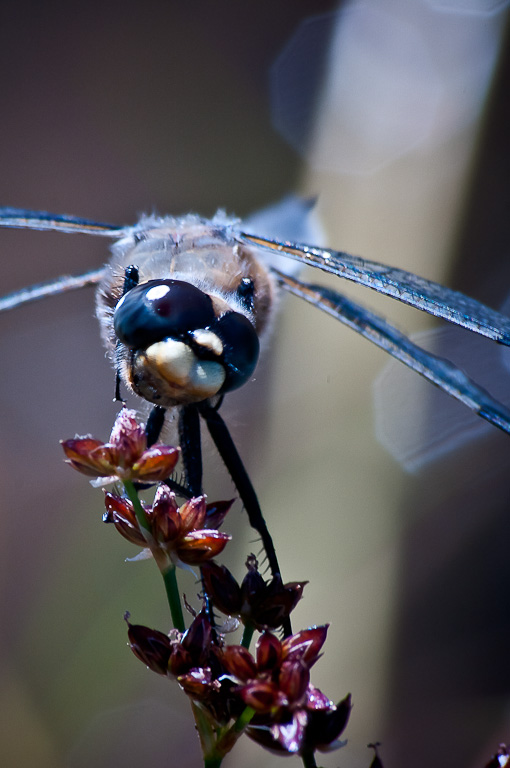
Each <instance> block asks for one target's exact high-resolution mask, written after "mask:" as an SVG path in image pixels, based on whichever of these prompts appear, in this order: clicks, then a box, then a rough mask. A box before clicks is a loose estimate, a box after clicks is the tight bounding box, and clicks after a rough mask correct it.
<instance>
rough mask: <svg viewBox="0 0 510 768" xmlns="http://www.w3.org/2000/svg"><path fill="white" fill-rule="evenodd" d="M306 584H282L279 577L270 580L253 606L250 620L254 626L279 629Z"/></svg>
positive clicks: (298, 599)
mask: <svg viewBox="0 0 510 768" xmlns="http://www.w3.org/2000/svg"><path fill="white" fill-rule="evenodd" d="M307 583H308V582H307V581H303V582H297V581H295V582H289V583H288V584H282V580H281V577H280V576H279V575H278V576H276V577H275V578H274V579H272V580H271V581H270V582H269V584H267V585H265V590H264V593H263V594H261V595H260V598H259V599H258V601H257V602H256V603H255V604H254V605H253V608H252V612H251V620H252V622H253V623H254V624H255V626H256V627H257V628H263V627H267V628H269V629H277V628H278V627H281V625H282V624H283V622H284V621H285V619H288V617H289V615H290V613H291V612H292V611H293V610H294V608H295V607H296V605H297V604H298V602H299V601H300V600H301V596H302V594H303V589H304V588H305V585H306V584H307Z"/></svg>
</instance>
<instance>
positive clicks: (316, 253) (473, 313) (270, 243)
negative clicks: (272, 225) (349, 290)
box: [239, 232, 510, 345]
mask: <svg viewBox="0 0 510 768" xmlns="http://www.w3.org/2000/svg"><path fill="white" fill-rule="evenodd" d="M239 236H240V238H241V239H242V240H243V241H245V242H248V243H252V244H254V245H256V246H259V247H261V248H266V249H269V250H271V251H273V252H274V251H276V252H278V253H283V254H285V255H286V256H289V257H290V258H292V259H297V260H298V261H300V262H301V263H303V264H309V265H310V266H312V267H317V268H318V269H322V270H324V271H325V272H330V273H331V274H333V275H336V276H337V277H344V278H345V279H346V280H353V281H354V282H355V283H359V284H360V285H365V286H366V287H367V288H372V289H373V290H375V291H378V292H379V293H384V294H386V295H387V296H391V297H392V298H394V299H398V301H402V302H404V303H405V304H410V305H411V306H413V307H416V308H417V309H421V310H422V311H423V312H428V313H429V314H431V315H435V316H436V317H442V318H444V319H445V320H448V321H449V322H450V323H455V324H457V325H461V326H462V327H463V328H468V329H469V330H470V331H474V332H475V333H479V334H481V335H482V336H487V337H488V338H489V339H493V340H494V341H499V342H500V343H501V344H506V345H510V319H509V318H508V317H505V315H502V314H500V313H499V312H496V311H495V310H493V309H490V308H489V307H486V306H485V305H483V304H480V302H478V301H475V299H470V298H468V297H467V296H464V294H462V293H459V292H458V291H453V290H451V289H450V288H445V287H444V286H442V285H439V284H438V283H433V282H432V281H430V280H425V279H424V278H422V277H418V275H414V274H412V273H411V272H406V271H405V270H403V269H396V268H393V267H388V266H385V265H384V264H378V263H377V262H375V261H367V260H365V259H362V258H360V257H358V256H350V255H349V254H348V253H342V252H341V251H330V250H327V249H325V248H314V247H312V246H308V245H301V244H295V243H287V242H285V243H281V242H278V241H277V240H270V239H266V238H263V237H257V236H255V235H248V234H246V233H245V232H241V233H240V235H239Z"/></svg>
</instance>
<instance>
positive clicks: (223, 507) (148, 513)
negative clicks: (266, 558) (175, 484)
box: [103, 484, 232, 565]
mask: <svg viewBox="0 0 510 768" xmlns="http://www.w3.org/2000/svg"><path fill="white" fill-rule="evenodd" d="M104 501H105V507H106V513H105V515H104V516H103V520H104V521H105V522H107V523H113V524H114V525H115V527H116V529H117V530H118V531H119V533H120V534H122V536H124V538H126V539H127V540H128V541H130V542H131V543H132V544H137V545H138V546H139V547H147V543H148V533H147V529H146V528H142V527H141V526H140V523H139V520H138V519H137V516H136V511H135V508H134V506H133V504H132V502H131V501H130V500H129V499H126V498H125V497H123V496H118V495H117V494H114V493H105V499H104ZM231 505H232V501H229V502H216V503H214V504H206V500H205V496H197V497H195V498H192V499H189V500H188V501H185V502H184V503H183V504H182V505H181V507H179V506H178V505H177V501H176V498H175V493H173V492H172V491H171V490H170V488H168V486H167V485H164V484H161V485H160V486H159V487H158V489H157V491H156V495H155V497H154V501H153V503H152V505H148V504H142V506H143V509H144V511H145V518H146V521H147V523H148V530H149V532H150V536H151V538H152V541H150V540H149V543H150V545H151V547H150V548H151V551H152V552H154V550H155V548H156V547H157V548H159V549H161V550H163V551H164V552H166V554H167V555H169V556H170V558H171V559H172V560H173V562H174V563H175V564H176V565H181V564H183V563H184V564H186V565H200V564H202V563H205V562H206V561H207V560H210V559H211V558H212V557H215V556H216V555H219V554H220V552H222V550H223V549H224V548H225V545H226V544H227V542H228V541H230V539H231V538H232V537H231V536H229V534H228V533H222V532H221V531H218V530H216V529H217V528H218V527H219V525H221V523H222V522H223V520H224V518H225V515H226V514H227V512H228V511H229V509H230V507H231Z"/></svg>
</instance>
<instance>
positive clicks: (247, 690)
mask: <svg viewBox="0 0 510 768" xmlns="http://www.w3.org/2000/svg"><path fill="white" fill-rule="evenodd" d="M327 630H328V628H327V626H323V627H312V628H310V629H305V630H302V631H301V632H298V633H297V634H295V635H291V636H290V637H287V638H285V639H284V640H283V641H280V640H279V639H278V638H277V637H276V636H275V635H273V634H272V633H270V632H264V633H263V634H262V635H261V636H260V637H259V639H258V642H257V646H256V654H255V658H254V657H253V656H252V655H251V653H250V652H249V651H248V650H247V649H246V648H243V646H240V645H231V646H227V647H226V648H225V649H224V653H223V662H224V664H225V666H226V668H227V670H228V671H229V673H230V675H231V676H232V678H233V679H234V680H235V681H236V682H237V683H238V685H239V688H238V692H239V695H240V696H241V698H242V699H243V701H244V703H245V704H246V705H247V706H249V707H251V708H252V709H253V710H254V711H255V713H256V716H255V717H254V718H253V719H252V721H251V723H250V726H249V728H248V735H249V736H250V737H251V738H252V739H254V741H257V742H258V743H259V744H262V745H263V746H264V747H267V748H268V749H271V750H273V751H277V752H287V753H291V754H303V753H305V752H309V751H313V750H315V749H318V750H321V751H329V750H331V749H335V748H336V747H338V746H341V742H339V741H338V737H339V736H340V734H341V733H342V731H343V730H344V728H345V726H346V725H347V721H348V719H349V713H350V710H351V697H350V695H348V696H346V697H345V698H344V699H343V700H342V701H340V702H339V703H338V704H337V705H335V704H333V702H332V701H330V699H328V698H327V697H326V696H325V695H324V694H323V693H322V692H321V691H320V690H319V689H318V688H315V687H314V686H313V685H312V684H311V683H310V668H311V667H312V666H313V665H314V664H315V662H316V661H317V659H318V657H319V652H320V650H321V648H322V646H323V644H324V642H325V640H326V633H327Z"/></svg>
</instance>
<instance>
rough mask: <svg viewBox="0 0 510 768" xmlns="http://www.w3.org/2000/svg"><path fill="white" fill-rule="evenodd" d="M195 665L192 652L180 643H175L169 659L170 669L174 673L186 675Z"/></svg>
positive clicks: (177, 675)
mask: <svg viewBox="0 0 510 768" xmlns="http://www.w3.org/2000/svg"><path fill="white" fill-rule="evenodd" d="M192 667H193V660H192V658H191V654H190V653H189V652H188V651H187V650H186V649H185V648H183V647H182V645H181V644H180V643H175V644H174V646H173V648H172V653H171V654H170V659H169V660H168V669H169V670H170V672H171V673H172V675H174V677H179V675H184V674H185V673H187V672H188V671H189V670H190V669H191V668H192Z"/></svg>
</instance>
